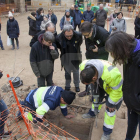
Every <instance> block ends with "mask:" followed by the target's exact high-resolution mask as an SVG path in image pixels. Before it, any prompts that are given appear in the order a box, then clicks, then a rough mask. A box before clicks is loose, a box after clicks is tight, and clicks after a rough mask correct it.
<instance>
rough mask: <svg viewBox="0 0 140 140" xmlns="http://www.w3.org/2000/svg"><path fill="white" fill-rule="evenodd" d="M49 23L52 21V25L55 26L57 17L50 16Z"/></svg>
mask: <svg viewBox="0 0 140 140" xmlns="http://www.w3.org/2000/svg"><path fill="white" fill-rule="evenodd" d="M48 16H49V14H48ZM51 21H52V23H53V24H54V25H56V24H57V17H56V15H55V14H52V15H51Z"/></svg>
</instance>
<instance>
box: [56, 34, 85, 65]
mask: <svg viewBox="0 0 140 140" xmlns="http://www.w3.org/2000/svg"><path fill="white" fill-rule="evenodd" d="M82 42H83V40H82V34H81V33H80V32H77V31H73V38H72V40H71V43H72V44H73V45H71V47H73V50H75V52H74V53H72V54H73V60H74V58H75V59H76V61H75V63H76V64H75V65H79V64H80V63H81V61H82V54H81V49H80V46H81V44H82ZM56 45H57V48H59V49H60V51H61V55H60V58H61V65H62V67H63V66H65V64H66V59H65V57H64V56H66V57H67V56H68V55H69V54H70V52H68V51H67V50H68V49H67V47H68V44H66V38H65V36H64V33H63V32H62V33H60V34H58V35H57V37H56ZM66 54H67V55H66Z"/></svg>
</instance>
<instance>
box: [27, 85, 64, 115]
mask: <svg viewBox="0 0 140 140" xmlns="http://www.w3.org/2000/svg"><path fill="white" fill-rule="evenodd" d="M46 88H47V87H46ZM38 89H39V88H37V89H35V90H32V91H31V92H30V93H29V94H28V96H27V97H26V101H27V102H29V104H30V105H32V106H33V107H34V108H36V106H35V101H34V94H35V93H36V91H37V90H38ZM62 91H63V89H62V88H61V87H58V86H51V87H48V90H46V94H45V95H44V101H43V102H44V103H46V104H47V105H48V106H49V108H50V110H55V109H56V108H57V107H58V106H60V98H61V92H62ZM61 112H62V114H63V115H64V116H66V115H67V108H61Z"/></svg>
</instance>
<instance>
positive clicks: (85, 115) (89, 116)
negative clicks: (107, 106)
mask: <svg viewBox="0 0 140 140" xmlns="http://www.w3.org/2000/svg"><path fill="white" fill-rule="evenodd" d="M82 118H83V119H88V118H95V116H91V115H90V114H88V113H87V114H83V115H82Z"/></svg>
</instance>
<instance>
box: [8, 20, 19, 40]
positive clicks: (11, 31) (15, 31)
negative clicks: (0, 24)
mask: <svg viewBox="0 0 140 140" xmlns="http://www.w3.org/2000/svg"><path fill="white" fill-rule="evenodd" d="M7 35H8V36H9V38H17V37H19V26H18V22H17V21H16V20H15V19H14V18H13V19H12V20H10V19H9V20H8V21H7Z"/></svg>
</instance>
